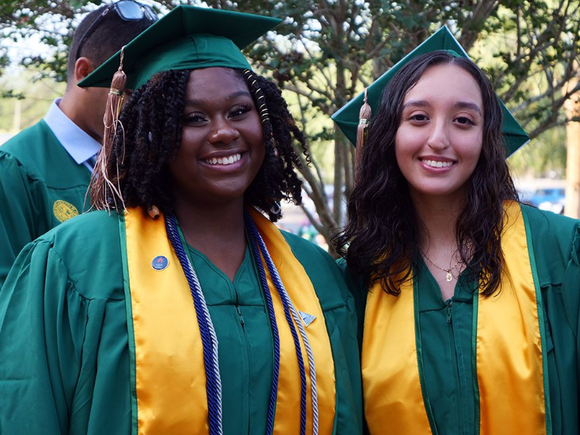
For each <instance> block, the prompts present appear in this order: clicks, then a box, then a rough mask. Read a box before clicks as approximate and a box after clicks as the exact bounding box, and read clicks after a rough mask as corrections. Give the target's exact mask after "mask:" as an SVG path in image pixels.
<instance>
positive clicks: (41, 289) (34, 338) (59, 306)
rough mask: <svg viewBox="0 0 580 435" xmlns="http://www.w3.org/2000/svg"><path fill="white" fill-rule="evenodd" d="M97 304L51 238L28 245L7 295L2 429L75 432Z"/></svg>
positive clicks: (1, 332) (1, 330)
mask: <svg viewBox="0 0 580 435" xmlns="http://www.w3.org/2000/svg"><path fill="white" fill-rule="evenodd" d="M89 310H90V303H89V302H88V301H86V300H84V299H83V298H81V297H80V296H79V295H78V294H77V293H76V291H75V288H74V286H73V284H72V283H71V281H70V280H69V278H68V274H67V270H66V267H65V265H64V263H63V261H62V260H61V258H60V256H59V255H58V253H57V252H56V251H55V250H54V249H52V248H51V244H50V243H48V242H46V241H37V242H34V243H31V244H29V245H27V246H26V247H25V248H24V249H23V250H22V252H21V254H20V255H19V257H18V258H17V260H16V263H15V265H14V268H13V269H12V270H11V272H10V274H9V276H8V279H7V281H6V284H5V286H4V288H3V289H2V291H1V292H0V433H2V434H10V435H30V434H43V435H56V434H68V433H69V429H72V428H69V420H70V417H71V416H70V414H71V410H72V409H73V402H74V400H75V397H74V396H75V391H76V390H77V389H78V388H82V385H79V373H80V371H81V361H80V357H81V353H82V352H81V350H82V346H83V340H84V337H85V329H86V328H87V326H86V325H87V323H88V324H90V322H88V317H89V314H90V313H89Z"/></svg>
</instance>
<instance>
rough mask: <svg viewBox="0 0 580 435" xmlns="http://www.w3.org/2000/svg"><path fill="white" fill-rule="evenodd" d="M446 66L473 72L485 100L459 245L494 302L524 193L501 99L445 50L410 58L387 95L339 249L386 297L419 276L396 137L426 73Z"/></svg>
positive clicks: (414, 227)
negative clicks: (510, 210)
mask: <svg viewBox="0 0 580 435" xmlns="http://www.w3.org/2000/svg"><path fill="white" fill-rule="evenodd" d="M442 64H453V65H456V66H458V67H460V68H462V69H464V70H465V71H467V72H468V73H469V74H470V75H471V76H472V77H473V78H474V79H475V81H476V82H477V84H478V85H479V89H480V91H481V95H482V100H483V106H484V107H483V138H482V140H483V146H482V151H481V155H480V157H479V161H478V163H477V165H476V168H475V170H474V172H473V174H472V175H471V177H470V179H469V181H468V193H467V201H466V206H465V209H464V210H463V211H462V212H461V214H460V216H459V218H458V220H457V226H456V238H457V246H458V250H459V254H460V256H461V259H462V261H463V262H464V264H466V265H467V271H468V273H469V275H470V276H471V277H473V278H476V279H478V280H479V288H480V291H481V293H482V294H483V295H485V296H489V295H492V294H493V293H494V292H496V291H499V289H500V286H501V270H502V266H503V264H504V260H503V255H502V250H501V233H502V229H503V222H504V208H503V203H504V201H506V200H518V194H517V191H516V189H515V187H514V184H513V181H512V179H511V177H510V174H509V170H508V166H507V163H506V160H505V159H506V155H505V146H504V141H503V137H502V132H501V126H502V111H501V105H500V102H499V99H498V97H497V95H496V94H495V92H494V90H493V87H492V85H491V83H490V81H489V79H488V78H487V76H486V75H485V74H484V73H483V71H481V70H480V69H479V68H478V67H477V66H476V65H475V64H474V63H473V62H471V61H470V60H469V59H466V58H463V57H456V56H453V55H452V54H451V53H449V52H447V51H443V50H440V51H434V52H431V53H427V54H424V55H422V56H418V57H416V58H414V59H412V60H411V61H409V62H408V63H407V64H406V65H405V66H403V67H402V68H401V69H400V70H399V71H398V72H397V73H396V74H395V75H394V77H393V78H392V80H391V81H390V82H389V84H388V85H387V86H386V88H385V90H384V91H383V96H382V101H381V104H380V107H379V109H378V113H377V114H376V116H375V117H374V118H373V119H372V121H371V125H370V129H369V136H368V144H367V145H366V147H365V148H364V151H363V153H362V159H361V161H360V166H359V167H358V168H357V171H358V172H357V176H358V178H357V183H356V185H355V187H354V189H353V191H352V192H351V194H350V197H349V199H348V217H349V221H348V224H347V225H346V227H345V228H344V229H343V231H342V232H341V233H340V234H339V235H338V236H337V237H336V238H335V239H334V244H335V247H336V249H337V252H339V253H340V254H341V255H343V256H345V257H346V261H347V263H348V266H349V269H350V270H351V271H352V272H353V273H354V274H355V275H358V276H362V277H363V279H364V281H365V283H366V284H367V285H370V284H372V283H375V282H380V284H381V286H382V288H383V290H384V291H386V292H387V293H390V294H393V295H398V294H399V293H400V290H399V287H400V285H401V284H402V283H403V282H405V281H407V280H409V279H410V278H411V276H412V274H413V271H414V270H418V267H419V264H420V262H419V261H418V260H419V258H420V255H421V254H420V251H419V246H420V245H419V243H420V233H419V229H418V228H419V225H421V224H420V221H419V218H418V216H417V214H416V211H415V209H414V207H413V204H412V202H411V198H410V196H409V190H408V185H407V181H406V180H405V178H404V176H403V174H402V173H401V171H400V169H399V167H398V165H397V160H396V158H395V135H396V133H397V129H398V128H399V124H400V122H401V113H402V108H403V101H404V98H405V95H406V94H407V92H408V91H409V90H410V89H411V88H412V87H413V86H414V85H415V84H416V83H417V82H418V81H419V80H420V79H421V77H422V76H423V74H424V73H425V71H427V69H429V68H431V67H433V66H435V65H442Z"/></svg>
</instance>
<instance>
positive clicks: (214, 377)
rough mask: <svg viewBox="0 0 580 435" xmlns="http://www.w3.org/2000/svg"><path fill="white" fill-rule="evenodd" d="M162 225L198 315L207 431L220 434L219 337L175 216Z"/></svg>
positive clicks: (215, 434)
mask: <svg viewBox="0 0 580 435" xmlns="http://www.w3.org/2000/svg"><path fill="white" fill-rule="evenodd" d="M165 228H166V229H167V235H168V237H169V240H170V241H171V245H172V246H173V249H174V250H175V254H176V255H177V258H179V262H180V263H181V267H182V268H183V272H184V273H185V277H186V278H187V282H188V284H189V289H190V291H191V296H192V297H193V305H194V307H195V312H196V315H197V323H198V325H199V332H200V335H201V341H202V344H203V362H204V366H205V375H206V378H207V386H206V388H207V405H208V420H209V433H210V435H222V434H223V428H222V384H221V376H220V369H219V358H218V340H217V336H216V333H215V329H214V327H213V323H212V321H211V317H210V315H209V311H208V309H207V305H206V303H205V298H204V297H203V292H202V291H201V286H200V284H199V280H198V279H197V275H196V273H195V270H193V267H192V265H191V262H190V261H189V258H188V256H187V254H186V253H185V251H184V249H183V245H182V243H181V238H180V237H179V233H178V231H177V221H176V220H175V216H173V215H168V216H167V217H166V219H165Z"/></svg>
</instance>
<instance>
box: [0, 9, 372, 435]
mask: <svg viewBox="0 0 580 435" xmlns="http://www.w3.org/2000/svg"><path fill="white" fill-rule="evenodd" d="M278 22H279V20H275V19H271V18H265V17H260V16H255V15H247V14H240V13H234V12H228V11H219V10H212V9H202V8H196V7H190V6H181V7H177V8H175V9H174V10H173V11H171V12H170V13H169V14H168V15H166V16H165V17H164V18H162V19H161V20H159V21H158V22H157V23H156V24H155V25H154V26H152V27H151V28H150V29H149V30H147V31H145V32H143V33H142V34H141V35H139V36H138V37H137V38H135V39H134V40H133V41H132V42H131V43H129V44H128V45H127V46H126V47H125V48H124V50H123V51H122V52H120V53H117V55H115V56H114V57H112V58H111V59H110V60H109V61H107V62H105V63H104V64H103V65H102V66H101V67H100V68H99V69H98V70H96V71H95V72H94V73H93V74H92V75H91V76H89V77H87V79H86V80H85V81H84V82H83V83H81V85H84V86H109V85H108V84H107V83H109V84H110V83H111V77H113V84H112V85H111V91H110V96H109V103H108V106H107V114H106V117H105V138H104V144H103V150H102V152H101V154H100V156H99V159H98V161H97V164H96V171H95V175H94V178H93V180H92V186H91V187H92V192H91V193H92V200H93V204H94V205H95V207H96V208H97V209H100V211H95V212H91V213H88V214H85V215H83V216H79V217H76V218H73V219H71V220H70V221H68V222H66V223H65V224H63V225H61V226H60V227H58V228H57V229H55V230H53V231H51V232H49V233H47V234H46V235H44V236H43V237H41V238H40V239H38V240H36V241H35V242H33V243H31V244H29V245H28V246H27V247H26V248H25V249H24V251H23V252H22V254H21V255H20V256H19V258H18V260H17V262H16V265H15V267H14V268H13V269H12V271H11V273H10V275H9V277H8V280H7V282H6V285H5V287H4V288H3V290H2V294H1V295H0V409H1V410H2V412H1V413H0V428H1V429H2V432H3V433H4V431H5V432H6V433H10V434H12V435H18V434H33V433H43V434H49V435H52V434H69V433H78V434H80V433H82V434H89V435H91V434H105V433H110V434H137V433H139V434H165V435H171V434H185V433H194V434H204V433H208V434H222V433H223V434H262V433H265V434H271V433H274V432H275V433H287V434H332V433H340V434H347V433H348V434H357V433H360V432H361V431H362V416H361V409H362V405H361V387H360V365H359V362H358V345H357V340H356V333H355V331H356V320H355V310H354V302H353V299H352V296H350V294H349V292H348V289H347V287H346V285H345V283H344V281H343V279H342V276H341V273H340V270H339V269H338V267H337V266H336V265H335V263H334V261H333V260H332V258H331V257H330V256H329V255H328V254H327V253H326V252H324V251H322V250H321V249H319V248H318V247H316V246H315V245H313V244H311V243H310V242H306V241H305V240H303V239H301V238H299V237H297V236H293V235H291V234H287V233H284V232H281V231H279V230H278V229H277V228H276V227H275V226H274V225H273V224H272V222H271V221H275V220H276V219H277V218H279V216H280V205H279V203H280V201H281V200H291V201H294V202H296V203H299V202H300V188H301V182H300V180H299V178H298V177H297V175H296V172H295V167H296V166H297V165H298V164H299V159H298V155H297V152H302V153H304V155H305V156H307V157H308V151H307V149H306V145H305V141H304V138H303V136H302V134H301V132H300V130H299V129H298V128H297V127H296V125H295V123H294V120H293V119H292V116H291V114H290V113H289V111H288V108H287V105H286V102H285V101H284V99H283V98H282V96H281V92H280V90H279V89H278V88H277V87H276V86H275V85H274V84H272V83H271V82H269V81H268V80H266V79H265V78H263V77H260V76H258V75H257V74H256V73H254V72H252V70H251V67H250V65H249V64H248V61H247V60H246V58H245V57H244V55H243V54H242V53H241V51H240V49H241V48H243V47H245V46H247V45H248V44H250V43H252V42H253V41H254V40H255V39H256V38H258V37H259V36H260V35H262V34H263V33H265V32H266V31H268V30H269V29H271V28H272V27H274V26H275V25H276V24H278ZM216 29H217V30H216ZM124 82H126V83H124ZM124 87H126V88H129V89H135V91H134V93H133V94H132V96H131V98H130V99H129V101H128V102H127V103H126V105H125V106H124V107H123V109H122V111H121V112H120V116H119V117H118V119H117V115H118V114H119V108H120V106H121V104H122V101H121V96H122V94H123V88H124ZM294 142H296V145H297V146H295V143H294ZM264 214H265V215H267V216H269V218H270V219H267V218H266V217H265V216H264Z"/></svg>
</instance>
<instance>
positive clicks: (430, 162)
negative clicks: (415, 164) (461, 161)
mask: <svg viewBox="0 0 580 435" xmlns="http://www.w3.org/2000/svg"><path fill="white" fill-rule="evenodd" d="M422 162H423V163H425V164H426V165H427V166H432V167H433V168H448V167H449V166H451V165H452V164H453V162H440V161H438V160H422Z"/></svg>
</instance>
